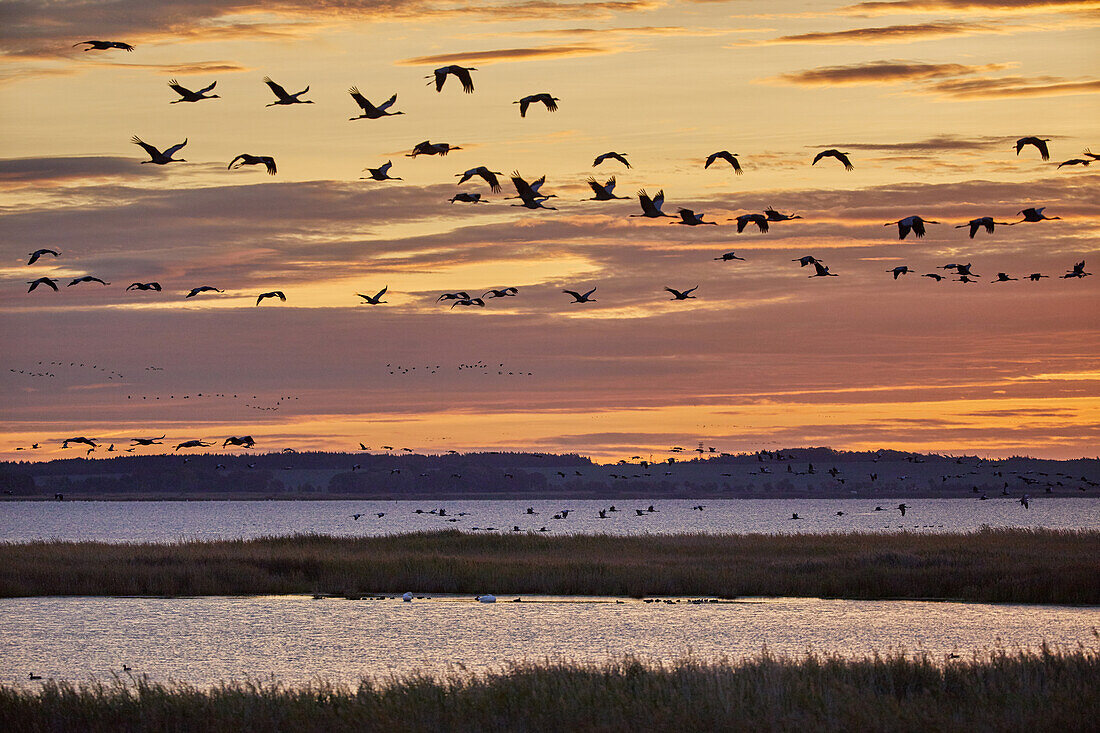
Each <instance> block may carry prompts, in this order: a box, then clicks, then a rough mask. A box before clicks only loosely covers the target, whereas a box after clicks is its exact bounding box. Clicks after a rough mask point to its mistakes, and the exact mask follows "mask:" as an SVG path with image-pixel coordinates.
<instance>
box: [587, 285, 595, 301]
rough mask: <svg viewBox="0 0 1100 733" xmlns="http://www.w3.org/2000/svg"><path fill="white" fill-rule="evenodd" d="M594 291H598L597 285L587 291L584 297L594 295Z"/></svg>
mask: <svg viewBox="0 0 1100 733" xmlns="http://www.w3.org/2000/svg"><path fill="white" fill-rule="evenodd" d="M594 292H596V287H595V286H593V288H592V289H591V290H589V291H588V292H587V293H585V294H584V297H585V298H587V297H588V296H589V295H592V293H594Z"/></svg>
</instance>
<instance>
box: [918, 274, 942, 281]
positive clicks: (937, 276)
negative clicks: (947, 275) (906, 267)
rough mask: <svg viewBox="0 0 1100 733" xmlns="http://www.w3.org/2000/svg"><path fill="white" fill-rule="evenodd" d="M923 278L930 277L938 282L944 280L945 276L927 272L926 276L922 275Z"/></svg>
mask: <svg viewBox="0 0 1100 733" xmlns="http://www.w3.org/2000/svg"><path fill="white" fill-rule="evenodd" d="M921 277H930V278H932V279H933V280H935V281H936V282H939V281H940V280H943V275H941V274H939V273H938V272H926V273H925V274H923V275H921Z"/></svg>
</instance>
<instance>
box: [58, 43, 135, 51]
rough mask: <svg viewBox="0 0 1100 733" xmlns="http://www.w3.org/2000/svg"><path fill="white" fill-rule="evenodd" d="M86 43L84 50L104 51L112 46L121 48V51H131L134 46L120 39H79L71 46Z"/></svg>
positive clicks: (74, 46)
mask: <svg viewBox="0 0 1100 733" xmlns="http://www.w3.org/2000/svg"><path fill="white" fill-rule="evenodd" d="M84 44H88V47H87V48H86V49H84V50H85V51H106V50H108V49H112V48H121V49H122V50H123V51H133V50H134V47H133V46H131V45H130V44H129V43H123V42H122V41H81V42H80V43H74V44H73V48H76V47H77V46H83V45H84Z"/></svg>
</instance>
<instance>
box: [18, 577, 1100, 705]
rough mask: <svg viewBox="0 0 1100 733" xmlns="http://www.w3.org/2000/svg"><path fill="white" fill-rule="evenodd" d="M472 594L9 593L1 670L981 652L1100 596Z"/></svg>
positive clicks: (313, 669) (328, 672)
mask: <svg viewBox="0 0 1100 733" xmlns="http://www.w3.org/2000/svg"><path fill="white" fill-rule="evenodd" d="M513 598H514V597H503V598H501V599H500V601H499V602H497V603H495V604H482V603H477V602H476V601H474V599H473V598H472V597H462V598H456V597H445V598H444V597H436V598H433V599H430V600H414V601H413V602H412V603H403V602H401V601H400V599H390V600H361V601H351V600H345V599H323V600H314V599H311V598H309V597H300V596H290V597H284V596H280V597H259V598H177V599H161V598H20V599H5V600H0V670H2V672H0V674H2V675H3V679H4V681H5V682H9V683H18V684H33V683H30V682H29V681H28V680H27V679H26V678H27V675H28V674H29V673H30V672H32V671H33V672H36V673H37V674H40V675H43V676H44V677H53V678H55V679H59V680H62V679H64V680H70V681H84V680H87V679H89V678H91V677H98V678H101V679H102V678H108V677H109V676H110V674H111V673H112V672H116V673H118V672H121V670H122V668H123V665H127V666H129V667H131V668H132V670H133V673H135V674H145V675H148V676H149V677H150V678H151V679H155V680H168V679H172V680H177V681H183V682H189V683H193V684H196V685H208V684H211V683H214V682H216V681H218V680H228V679H242V678H246V677H267V676H271V675H273V676H274V677H275V678H276V679H278V680H281V681H285V682H300V681H306V680H310V679H313V678H316V677H325V678H328V679H332V680H339V681H346V682H354V681H356V680H358V679H359V678H360V677H363V676H373V675H386V674H388V673H399V674H400V673H407V672H413V671H422V672H444V671H446V670H447V669H449V668H465V669H467V670H485V669H490V668H498V667H499V666H500V665H501V664H503V663H505V662H508V661H521V660H541V659H544V658H564V659H572V660H578V661H602V660H605V659H607V658H608V657H612V656H617V655H621V654H624V653H632V654H636V655H639V656H642V657H647V658H653V659H661V660H672V659H676V658H678V657H680V656H682V655H684V654H686V653H688V652H689V651H690V653H691V654H693V655H694V656H696V657H698V658H702V659H714V658H719V657H728V658H739V657H741V656H745V655H752V654H756V653H758V652H759V651H760V650H761V649H762V648H763V647H764V646H765V645H766V646H767V648H768V649H769V650H770V651H772V652H774V653H777V654H793V655H799V654H801V653H803V652H805V651H806V650H809V649H814V650H818V651H827V652H838V653H841V654H844V655H851V656H862V655H864V654H867V653H869V652H872V651H876V650H877V651H888V650H907V651H918V650H923V651H926V652H928V653H930V654H933V655H937V656H943V655H946V654H948V653H956V654H961V655H968V654H970V653H971V652H972V651H975V650H988V649H992V648H995V647H997V646H1004V647H1007V648H1009V649H1011V648H1015V647H1017V646H1025V647H1026V646H1030V647H1034V646H1037V645H1038V644H1039V643H1041V642H1042V641H1044V640H1045V641H1048V642H1051V643H1055V644H1061V645H1066V646H1075V645H1077V644H1079V643H1081V644H1085V645H1089V646H1092V645H1094V644H1095V637H1094V634H1095V627H1097V626H1098V625H1100V608H1097V607H1086V608H1078V607H1065V606H1025V605H993V604H978V603H973V604H972V603H933V602H922V601H843V600H820V599H803V598H784V599H746V600H743V601H739V602H727V603H714V604H698V605H696V604H689V603H686V602H680V603H645V602H643V601H640V600H627V599H612V598H603V599H598V598H597V599H593V598H584V599H578V598H538V597H535V598H532V597H525V598H524V600H523V602H520V603H515V602H511V601H512V599H513Z"/></svg>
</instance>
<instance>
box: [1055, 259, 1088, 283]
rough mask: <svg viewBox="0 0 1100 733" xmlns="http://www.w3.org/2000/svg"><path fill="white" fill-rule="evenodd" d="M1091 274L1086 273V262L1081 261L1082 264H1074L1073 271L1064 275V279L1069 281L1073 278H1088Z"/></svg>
mask: <svg viewBox="0 0 1100 733" xmlns="http://www.w3.org/2000/svg"><path fill="white" fill-rule="evenodd" d="M1091 274H1092V273H1091V272H1085V261H1084V260H1081V261H1080V262H1078V263H1076V264H1074V266H1073V269H1072V270H1069V271H1068V272H1066V274H1065V275H1062V279H1063V280H1068V279H1070V278H1071V277H1088V276H1089V275H1091Z"/></svg>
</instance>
